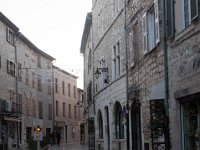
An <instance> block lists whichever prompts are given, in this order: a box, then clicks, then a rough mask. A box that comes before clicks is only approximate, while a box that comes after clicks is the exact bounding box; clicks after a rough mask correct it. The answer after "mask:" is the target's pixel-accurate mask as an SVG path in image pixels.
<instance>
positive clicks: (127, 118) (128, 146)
mask: <svg viewBox="0 0 200 150" xmlns="http://www.w3.org/2000/svg"><path fill="white" fill-rule="evenodd" d="M126 21H127V19H126V0H124V30H125V33H124V36H125V51H126V109H127V110H126V111H127V112H126V125H127V127H126V144H127V145H126V146H127V147H126V148H127V150H129V149H130V135H129V133H130V132H129V110H130V109H129V97H128V52H127V24H126Z"/></svg>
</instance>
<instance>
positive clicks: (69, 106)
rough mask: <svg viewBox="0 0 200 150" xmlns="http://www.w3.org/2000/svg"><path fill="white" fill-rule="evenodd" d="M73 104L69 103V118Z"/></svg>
mask: <svg viewBox="0 0 200 150" xmlns="http://www.w3.org/2000/svg"><path fill="white" fill-rule="evenodd" d="M71 117H72V116H71V104H69V118H71Z"/></svg>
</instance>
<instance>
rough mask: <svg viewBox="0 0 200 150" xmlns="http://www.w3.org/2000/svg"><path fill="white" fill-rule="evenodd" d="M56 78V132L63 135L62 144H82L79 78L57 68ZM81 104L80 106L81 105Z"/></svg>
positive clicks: (54, 72)
mask: <svg viewBox="0 0 200 150" xmlns="http://www.w3.org/2000/svg"><path fill="white" fill-rule="evenodd" d="M53 74H54V75H53V76H54V131H55V132H59V133H60V134H61V142H62V143H80V140H81V137H80V124H81V121H83V115H82V112H83V111H82V108H81V107H80V106H81V104H82V96H81V94H82V93H81V90H80V89H78V88H77V78H78V77H77V76H75V75H73V74H70V73H68V72H66V71H64V70H62V69H60V68H58V67H56V66H54V69H53ZM79 104H80V105H79Z"/></svg>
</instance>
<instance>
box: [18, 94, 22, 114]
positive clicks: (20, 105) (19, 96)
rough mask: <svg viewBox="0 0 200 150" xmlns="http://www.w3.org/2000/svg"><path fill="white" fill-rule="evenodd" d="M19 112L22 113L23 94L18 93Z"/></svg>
mask: <svg viewBox="0 0 200 150" xmlns="http://www.w3.org/2000/svg"><path fill="white" fill-rule="evenodd" d="M18 112H19V113H22V94H19V93H18Z"/></svg>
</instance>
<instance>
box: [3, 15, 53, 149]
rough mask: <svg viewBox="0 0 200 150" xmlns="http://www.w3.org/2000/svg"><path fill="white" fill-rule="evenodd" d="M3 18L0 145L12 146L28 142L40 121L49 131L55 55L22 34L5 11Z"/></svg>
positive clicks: (45, 131) (44, 128) (48, 131)
mask: <svg viewBox="0 0 200 150" xmlns="http://www.w3.org/2000/svg"><path fill="white" fill-rule="evenodd" d="M0 20H1V22H0V35H1V38H0V39H1V40H0V41H1V42H0V44H1V50H0V55H1V61H0V63H1V68H0V76H1V77H0V84H1V86H0V99H1V102H2V105H1V106H2V110H1V119H0V121H1V123H0V124H1V125H0V128H1V135H3V136H4V140H2V139H1V146H2V144H5V145H8V149H10V148H11V147H12V146H15V147H16V146H17V145H18V144H19V145H23V144H25V143H26V141H27V140H28V139H27V138H29V137H30V136H33V132H34V127H36V126H37V122H38V120H39V122H40V123H41V124H40V126H41V127H42V132H43V135H44V136H45V135H48V134H50V131H51V129H52V127H53V122H52V112H51V111H50V110H52V106H53V105H52V104H53V97H52V91H51V89H52V88H51V83H52V82H51V81H52V61H53V60H54V58H53V57H51V56H50V55H48V54H46V53H44V52H43V51H41V50H40V49H38V48H37V47H36V46H35V45H34V44H33V43H31V42H30V41H29V40H28V39H27V38H26V37H25V36H24V35H23V34H20V33H19V29H18V28H17V27H16V26H15V25H14V24H13V23H12V22H11V21H10V20H8V18H6V17H5V16H4V15H3V14H2V13H1V14H0ZM48 88H50V93H51V94H50V93H48ZM17 93H18V94H17ZM50 112H51V113H50ZM17 129H18V132H17Z"/></svg>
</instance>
